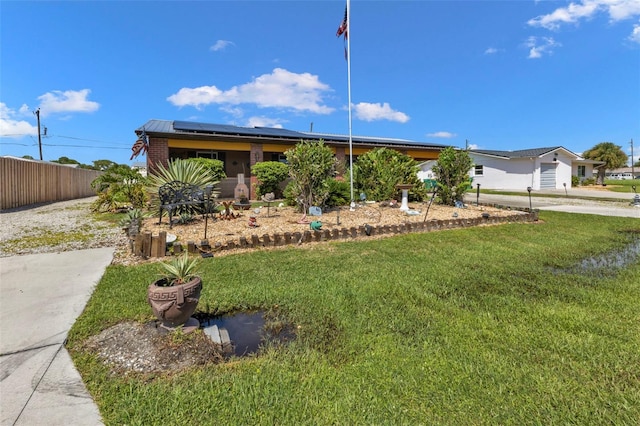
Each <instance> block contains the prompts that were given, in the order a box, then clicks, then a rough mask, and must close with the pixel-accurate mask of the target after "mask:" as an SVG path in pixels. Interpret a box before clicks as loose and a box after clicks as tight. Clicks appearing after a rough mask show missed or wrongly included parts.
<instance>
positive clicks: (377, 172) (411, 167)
mask: <svg viewBox="0 0 640 426" xmlns="http://www.w3.org/2000/svg"><path fill="white" fill-rule="evenodd" d="M418 171H419V167H418V162H417V161H415V160H414V159H413V158H411V157H409V156H408V155H406V154H402V153H400V152H398V151H396V150H394V149H390V148H377V149H374V150H372V151H369V152H367V153H365V154H363V155H361V156H359V157H358V160H357V161H356V162H355V163H354V165H353V179H354V186H355V188H356V190H357V192H358V193H360V192H364V193H365V195H366V197H367V199H369V200H375V201H382V200H389V199H391V198H394V197H396V195H397V194H398V189H397V188H396V185H398V184H411V185H413V186H414V187H413V189H411V191H410V194H411V197H412V198H413V199H418V200H421V199H424V197H425V196H426V194H427V192H426V189H425V186H424V183H422V182H421V181H420V179H418Z"/></svg>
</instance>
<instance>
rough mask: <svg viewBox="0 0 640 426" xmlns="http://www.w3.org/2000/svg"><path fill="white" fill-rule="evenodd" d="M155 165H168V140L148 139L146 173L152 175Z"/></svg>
mask: <svg viewBox="0 0 640 426" xmlns="http://www.w3.org/2000/svg"><path fill="white" fill-rule="evenodd" d="M156 164H162V165H163V166H165V167H167V166H168V165H169V140H168V139H167V138H150V139H149V150H148V151H147V171H148V173H150V174H151V173H154V171H155V169H156Z"/></svg>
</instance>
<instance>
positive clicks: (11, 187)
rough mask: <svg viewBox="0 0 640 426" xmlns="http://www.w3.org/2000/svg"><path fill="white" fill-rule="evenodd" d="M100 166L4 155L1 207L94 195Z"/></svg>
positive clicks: (0, 178)
mask: <svg viewBox="0 0 640 426" xmlns="http://www.w3.org/2000/svg"><path fill="white" fill-rule="evenodd" d="M101 174H102V172H100V171H97V170H87V169H79V168H75V167H70V166H65V165H63V164H56V163H48V162H42V161H35V160H26V159H22V158H11V157H0V189H1V191H0V210H5V209H13V208H16V207H21V206H26V205H29V204H37V203H49V202H55V201H64V200H73V199H76V198H84V197H92V196H94V195H96V192H95V191H94V189H93V188H91V182H92V181H93V180H94V179H95V178H97V177H98V176H100V175H101Z"/></svg>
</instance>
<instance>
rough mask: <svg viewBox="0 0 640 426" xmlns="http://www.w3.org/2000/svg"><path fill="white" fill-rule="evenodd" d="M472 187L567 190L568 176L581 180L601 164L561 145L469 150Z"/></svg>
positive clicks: (569, 186) (569, 180)
mask: <svg viewBox="0 0 640 426" xmlns="http://www.w3.org/2000/svg"><path fill="white" fill-rule="evenodd" d="M469 155H470V156H471V158H472V159H473V163H474V167H473V168H472V169H471V171H470V173H469V174H470V176H471V177H472V178H473V184H474V185H476V184H478V183H479V184H480V187H481V188H483V189H512V190H519V191H523V190H526V189H527V187H531V188H532V189H534V190H540V189H564V188H565V185H566V188H571V176H578V178H579V179H580V180H581V181H582V180H584V179H585V178H588V177H591V176H592V175H593V169H594V167H597V166H599V165H600V164H602V162H599V161H593V160H587V159H584V158H582V157H580V156H579V155H577V154H575V153H573V152H571V151H569V150H568V149H566V148H563V147H561V146H555V147H550V148H534V149H522V150H518V151H493V150H484V149H473V150H469Z"/></svg>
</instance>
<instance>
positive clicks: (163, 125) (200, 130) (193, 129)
mask: <svg viewBox="0 0 640 426" xmlns="http://www.w3.org/2000/svg"><path fill="white" fill-rule="evenodd" d="M143 130H144V132H145V133H146V134H148V135H154V134H155V135H166V136H168V137H176V136H186V137H215V138H221V137H226V138H255V139H265V140H280V141H290V142H298V141H300V140H301V139H305V140H320V139H322V140H323V141H325V142H328V143H332V144H334V145H348V143H349V136H348V135H346V136H345V135H337V134H331V133H318V132H298V131H295V130H288V129H279V128H272V127H240V126H232V125H228V124H211V123H196V122H191V121H177V120H176V121H171V120H149V121H148V122H147V123H145V124H144V125H143V126H142V127H139V128H138V129H136V131H135V132H136V134H137V135H140V134H142V131H143ZM351 141H352V143H353V144H355V145H360V146H392V147H396V148H406V149H415V148H423V149H424V148H430V149H435V150H442V149H444V148H446V147H448V145H439V144H431V143H426V142H416V141H412V140H408V139H397V138H383V137H370V136H353V135H352V137H351Z"/></svg>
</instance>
